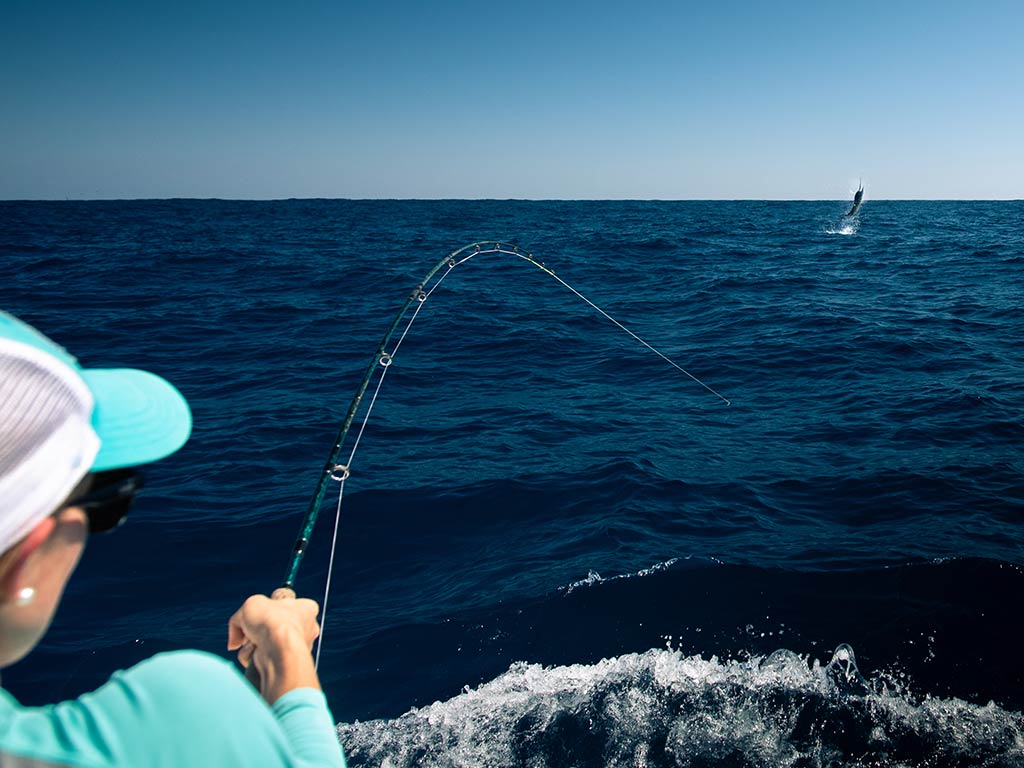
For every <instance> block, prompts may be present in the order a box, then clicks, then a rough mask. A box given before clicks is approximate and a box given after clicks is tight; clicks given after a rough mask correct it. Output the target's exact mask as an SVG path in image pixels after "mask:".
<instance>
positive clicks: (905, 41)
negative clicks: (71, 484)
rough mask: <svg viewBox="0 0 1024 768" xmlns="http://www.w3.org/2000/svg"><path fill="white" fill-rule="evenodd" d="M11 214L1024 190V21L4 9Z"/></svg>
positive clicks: (856, 9) (960, 12)
mask: <svg viewBox="0 0 1024 768" xmlns="http://www.w3.org/2000/svg"><path fill="white" fill-rule="evenodd" d="M0 3H2V6H0V8H2V11H3V13H2V18H3V24H2V26H0V94H2V102H0V103H2V109H3V113H2V117H0V199H23V198H55V199H63V198H65V197H70V198H72V199H74V198H137V197H142V198H148V197H224V198H281V197H372V198H376V197H385V198H390V197H405V198H410V197H412V198H437V197H453V198H479V197H488V198H510V197H513V198H581V199H587V198H615V199H623V198H637V199H655V198H656V199H722V198H724V199H748V198H755V199H838V198H845V197H848V196H849V195H850V194H851V190H852V189H853V188H854V187H856V184H857V179H858V177H863V179H864V182H865V185H866V187H867V190H868V196H869V197H875V198H877V199H901V198H956V199H971V198H982V199H1001V198H1021V197H1024V43H1022V30H1024V3H1021V2H1019V1H1017V0H1015V1H1014V2H1009V1H1006V2H986V1H985V0H981V1H980V2H973V3H963V2H956V3H953V2H945V1H944V0H940V1H938V2H917V1H914V2H904V1H901V0H888V1H887V2H871V1H869V2H862V3H854V2H847V3H838V2H828V0H816V1H815V2H779V3H755V2H749V1H748V2H738V1H734V0H716V2H715V3H710V4H705V3H699V4H698V3H689V2H683V1H682V0H674V2H651V1H649V0H629V1H628V2H627V0H618V1H617V2H606V0H597V1H596V2H586V1H585V0H578V2H572V3H570V2H561V1H560V0H548V2H534V0H517V1H516V2H494V1H493V0H490V1H489V2H476V3H471V2H452V1H450V0H433V1H432V2H428V1H427V0H421V2H405V0H378V1H377V2H374V3H369V2H361V1H359V2H355V1H352V2H342V1H340V0H339V1H337V2H313V1H310V2H302V1H301V0H296V2H293V3H281V2H274V3H270V2H262V0H250V2H245V3H241V2H217V1H216V0H212V1H211V2H208V3H187V2H186V3H168V2H164V3H150V2H146V1H145V0H138V1H137V2H120V1H107V2H104V1H103V0H95V1H90V0H74V1H73V2H72V1H57V2H47V1H46V0H34V1H33V2H25V1H23V0H0Z"/></svg>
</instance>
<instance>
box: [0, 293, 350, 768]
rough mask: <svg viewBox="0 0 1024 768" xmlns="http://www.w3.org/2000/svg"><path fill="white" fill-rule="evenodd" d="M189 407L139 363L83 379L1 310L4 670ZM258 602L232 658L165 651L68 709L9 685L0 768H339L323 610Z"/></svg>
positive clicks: (84, 374)
mask: <svg viewBox="0 0 1024 768" xmlns="http://www.w3.org/2000/svg"><path fill="white" fill-rule="evenodd" d="M191 427H192V421H191V415H190V412H189V408H188V405H187V403H186V402H185V400H184V399H183V398H182V396H181V395H180V394H179V393H178V391H177V390H176V389H174V387H172V386H171V385H170V384H169V383H167V382H166V381H164V380H163V379H161V378H159V377H157V376H154V375H153V374H150V373H147V372H145V371H139V370H131V369H83V368H81V367H80V366H79V365H78V363H77V361H76V360H75V359H74V358H73V357H71V356H70V355H69V354H68V353H67V352H65V351H64V350H63V349H62V348H60V347H59V346H57V345H56V344H54V343H53V342H52V341H51V340H50V339H48V338H46V337H45V336H43V335H42V334H41V333H39V332H38V331H36V330H35V329H34V328H32V327H30V326H29V325H27V324H25V323H23V322H21V321H20V320H18V319H17V318H15V317H13V316H12V315H9V314H7V313H4V312H0V553H2V554H0V668H3V667H6V666H8V665H10V664H13V663H14V662H16V661H18V660H19V659H21V658H22V657H24V656H25V655H26V654H28V653H29V651H31V650H32V648H33V647H34V646H35V645H36V643H38V642H39V639H40V638H41V637H42V636H43V634H44V633H45V632H46V630H47V628H48V627H49V626H50V622H51V621H52V619H53V614H54V612H55V611H56V608H57V605H58V603H59V602H60V598H61V595H62V594H63V591H64V587H65V585H66V584H67V582H68V579H69V578H70V577H71V574H72V572H73V571H74V569H75V566H76V565H77V563H78V559H79V557H80V556H81V554H82V549H83V547H84V546H85V543H86V539H87V538H88V536H89V535H90V534H97V533H101V532H103V531H108V530H111V529H113V528H115V527H116V526H117V525H119V524H120V523H121V522H122V521H123V519H124V516H125V514H126V513H127V511H128V508H129V506H130V505H131V501H132V499H133V497H134V494H135V492H136V490H137V489H138V488H139V487H140V485H141V479H140V478H139V476H138V475H137V473H135V471H134V470H132V469H130V468H131V467H135V466H138V465H140V464H146V463H148V462H152V461H156V460H157V459H161V458H164V457H165V456H168V455H170V454H171V453H173V452H174V451H176V450H178V448H180V447H181V446H182V445H183V444H184V442H185V440H187V439H188V436H189V433H190V432H191ZM274 597H275V598H277V599H270V598H268V597H265V596H263V595H254V596H252V597H250V598H249V599H248V600H246V601H245V603H244V604H243V605H242V607H241V608H240V609H239V610H238V611H237V612H236V613H235V614H234V615H233V616H232V617H231V619H230V621H229V623H228V650H234V651H238V659H239V661H240V662H241V664H242V665H243V666H244V667H247V668H249V667H251V668H252V669H253V670H255V672H256V673H257V674H253V675H251V677H253V678H256V679H258V683H257V684H258V686H259V692H258V693H257V691H256V689H255V688H254V687H253V686H252V685H250V684H249V683H248V682H247V681H246V680H245V679H244V678H243V677H242V675H241V674H240V673H239V672H238V670H237V669H236V668H235V667H234V666H232V665H231V664H230V663H228V662H226V661H224V660H223V659H220V658H219V657H216V656H212V655H210V654H205V653H199V652H195V651H179V652H175V653H167V654H160V655H158V656H155V657H153V658H152V659H149V660H147V661H145V662H143V663H141V664H139V665H137V666H135V667H133V668H132V669H129V670H127V671H124V672H117V673H115V674H114V675H113V676H112V678H111V680H110V681H109V682H108V683H107V684H106V685H104V686H103V687H101V688H99V689H98V690H96V691H94V692H92V693H89V694H86V695H84V696H82V697H80V698H79V699H76V700H74V701H65V702H61V703H59V704H56V705H52V706H47V707H39V708H32V707H22V706H20V705H19V704H18V702H17V701H16V700H15V699H14V698H13V697H12V696H11V695H10V694H8V693H7V692H6V691H4V690H3V689H2V688H0V766H3V767H4V768H6V767H7V766H25V767H27V766H35V767H36V768H39V767H40V766H50V765H60V766H75V767H76V768H77V767H81V768H85V767H86V766H88V767H89V768H101V767H103V766H131V768H145V767H146V766H189V767H190V768H191V767H192V766H206V765H209V766H236V765H237V766H318V768H319V767H320V766H344V764H345V759H344V756H343V755H342V751H341V746H340V745H339V743H338V740H337V736H336V733H335V730H334V719H333V717H332V716H331V713H330V711H329V710H328V708H327V702H326V699H325V698H324V695H323V693H322V692H321V690H320V682H319V680H318V679H317V675H316V671H315V669H314V667H313V661H312V657H311V655H310V649H311V647H312V643H313V640H314V639H315V638H316V636H317V634H318V633H319V627H318V625H317V622H316V616H317V612H318V610H319V609H318V606H317V605H316V603H315V602H313V601H312V600H305V599H296V598H295V596H294V595H293V594H290V593H288V594H275V596H274Z"/></svg>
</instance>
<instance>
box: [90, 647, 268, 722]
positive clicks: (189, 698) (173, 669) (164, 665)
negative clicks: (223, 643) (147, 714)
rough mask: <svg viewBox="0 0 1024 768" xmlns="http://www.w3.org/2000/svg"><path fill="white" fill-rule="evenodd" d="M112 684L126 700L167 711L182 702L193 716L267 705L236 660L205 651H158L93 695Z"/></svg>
mask: <svg viewBox="0 0 1024 768" xmlns="http://www.w3.org/2000/svg"><path fill="white" fill-rule="evenodd" d="M108 687H113V688H115V689H122V692H123V694H124V696H123V697H122V696H118V697H116V698H118V699H120V700H121V701H124V702H126V703H136V704H139V705H142V706H143V707H144V708H145V707H146V705H148V704H152V705H153V707H154V709H155V710H157V711H160V712H163V713H168V712H170V711H172V710H174V709H178V708H180V709H182V710H184V711H186V712H188V713H191V717H192V718H198V717H202V716H203V714H204V713H210V712H213V713H217V712H219V713H220V715H221V717H227V716H228V712H230V711H235V712H240V710H241V711H249V712H250V713H251V712H252V711H259V712H265V711H266V705H265V704H264V703H263V700H262V699H261V698H260V697H259V694H257V692H256V690H255V689H254V688H253V687H252V686H251V685H250V684H249V683H248V682H247V681H246V679H245V677H244V676H243V675H242V674H241V672H239V670H238V669H237V667H235V665H234V664H233V663H231V662H229V661H227V660H226V659H223V658H221V657H220V656H215V655H213V654H212V653H205V652H203V651H171V652H168V653H160V654H157V655H156V656H153V657H151V658H149V659H146V660H145V661H142V662H140V663H139V664H136V665H135V666H134V667H132V668H131V669H127V670H124V671H121V672H116V673H115V674H114V675H112V676H111V678H110V681H109V682H108V683H107V684H106V685H105V686H103V687H102V688H100V689H99V690H97V691H96V692H95V694H92V695H97V696H101V695H103V694H104V692H105V689H107V688H108ZM87 696H88V694H87ZM225 707H230V709H229V710H226V711H225V710H224V709H223V708H225Z"/></svg>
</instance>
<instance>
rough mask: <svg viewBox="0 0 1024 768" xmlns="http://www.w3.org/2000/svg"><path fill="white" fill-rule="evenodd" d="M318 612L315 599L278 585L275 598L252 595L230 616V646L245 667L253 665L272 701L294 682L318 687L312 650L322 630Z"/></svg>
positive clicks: (318, 682) (268, 699) (262, 686)
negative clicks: (309, 598)
mask: <svg viewBox="0 0 1024 768" xmlns="http://www.w3.org/2000/svg"><path fill="white" fill-rule="evenodd" d="M319 612H320V606H318V605H317V604H316V602H314V601H313V600H308V599H306V598H301V599H296V597H295V593H294V592H292V591H291V590H284V589H279V590H277V591H275V592H274V597H273V599H271V598H269V597H267V596H266V595H253V596H252V597H250V598H248V599H247V600H246V601H245V602H244V603H243V604H242V607H241V608H239V609H238V610H237V611H235V614H234V615H233V616H232V617H231V619H230V620H229V621H228V650H229V651H236V650H237V651H238V661H239V663H240V664H241V665H242V666H243V667H245V668H246V669H247V670H248V669H249V667H250V665H252V666H253V667H255V670H256V672H257V673H258V687H259V690H260V694H261V695H262V696H263V698H264V699H266V701H267V703H268V704H273V703H274V702H275V701H277V699H278V698H280V697H281V696H282V695H283V694H285V693H287V692H288V691H290V690H293V689H295V688H316V689H317V690H319V689H320V680H319V679H318V678H317V674H316V669H315V668H314V667H313V657H312V656H311V654H310V651H311V650H312V648H313V641H314V640H316V638H317V636H318V635H319V634H320V626H319V625H318V624H317V621H316V617H317V614H318V613H319ZM249 677H250V679H252V676H251V675H249Z"/></svg>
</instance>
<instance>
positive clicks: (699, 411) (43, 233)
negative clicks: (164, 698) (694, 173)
mask: <svg viewBox="0 0 1024 768" xmlns="http://www.w3.org/2000/svg"><path fill="white" fill-rule="evenodd" d="M848 207H849V201H833V202H827V201H822V202H757V201H738V202H638V201H623V202H616V201H606V202H603V201H549V202H528V201H499V200H487V201H465V200H445V201H397V200H396V201H357V200H281V201H267V202H256V201H226V200H166V201H94V202H90V201H68V202H0V253H2V255H3V258H2V259H0V306H2V307H3V308H4V309H6V310H8V311H11V312H13V313H14V314H16V315H19V316H20V317H22V318H23V319H25V320H27V321H29V322H31V323H33V324H35V325H37V326H38V327H39V328H40V329H42V330H43V331H44V332H45V333H47V334H48V335H50V336H51V337H53V338H54V339H56V340H58V341H59V342H61V343H62V344H65V345H66V346H67V347H68V348H69V349H70V350H71V351H72V352H73V353H74V354H76V355H77V356H78V357H79V359H80V360H81V361H82V363H83V364H84V365H86V366H93V367H104V366H135V367H140V368H145V369H148V370H152V371H154V372H156V373H159V374H161V375H163V376H164V377H166V378H167V379H169V380H170V381H172V382H174V383H175V384H176V385H177V386H178V388H179V389H180V390H181V391H182V392H183V393H184V395H185V396H186V398H187V399H188V400H189V402H190V403H191V405H192V408H193V412H194V418H195V428H194V432H193V435H192V438H191V440H190V441H189V443H188V444H187V445H186V446H185V448H184V449H182V450H181V451H180V452H179V453H178V454H176V455H175V456H173V457H171V458H169V459H166V460H164V461H162V462H160V463H158V464H156V465H154V466H152V467H150V468H149V471H148V473H147V487H146V489H145V491H144V495H142V496H141V497H140V499H139V500H138V502H137V504H136V507H135V509H134V510H133V512H132V515H131V516H130V518H129V521H128V523H127V524H126V525H125V526H123V527H122V528H121V529H119V530H118V531H117V532H116V533H114V534H111V535H108V536H97V537H95V538H94V539H93V540H91V541H90V542H89V545H88V547H87V550H86V553H85V556H84V558H83V561H82V563H81V565H80V566H79V570H78V572H77V574H76V576H75V578H74V579H73V580H72V582H71V584H70V587H69V589H68V591H67V593H66V595H65V598H64V602H63V604H62V607H61V609H60V612H59V613H58V616H57V618H56V621H55V622H54V625H53V627H52V628H51V630H50V632H49V633H48V634H47V636H46V638H45V639H44V641H43V642H42V643H41V645H40V646H39V648H37V650H36V651H35V652H34V653H33V654H32V655H31V656H30V657H28V659H26V660H25V661H23V662H21V663H19V664H17V665H15V666H13V667H12V668H10V669H8V670H4V673H3V680H4V686H5V687H6V688H7V689H8V690H10V691H11V692H12V693H13V694H14V695H15V696H16V697H17V698H19V700H21V701H22V702H23V703H26V704H42V703H46V702H52V701H57V700H60V699H62V698H67V697H72V696H76V695H78V694H80V693H82V692H83V691H87V690H90V689H91V688H94V687H96V686H97V685H99V684H101V683H102V682H103V681H104V680H105V679H106V678H107V677H108V676H109V674H110V673H111V672H112V671H114V670H115V669H118V668H123V667H125V666H128V665H130V664H132V663H134V662H135V661H138V660H140V659H142V658H145V657H147V656H149V655H151V654H153V653H156V652H160V651H163V650H168V649H174V648H201V649H205V650H209V651H211V652H214V653H218V654H221V655H225V656H226V655H227V653H226V651H225V649H224V646H225V643H226V637H225V635H226V632H225V627H226V622H227V618H228V616H229V615H230V614H231V613H232V612H233V611H234V610H235V609H236V608H237V606H238V605H239V604H240V603H241V601H242V600H243V599H244V598H245V597H246V596H247V595H248V594H250V593H252V592H257V591H262V592H269V591H270V590H272V589H274V588H275V587H276V586H278V585H279V584H280V583H281V581H282V580H283V578H284V576H285V574H286V571H287V569H288V566H289V562H290V558H291V553H292V549H293V543H294V541H295V538H296V535H297V534H298V533H299V529H300V526H301V523H302V520H303V515H304V514H305V511H306V507H307V505H308V504H309V501H310V498H311V497H312V495H313V493H314V491H315V489H316V487H317V485H318V483H319V480H320V477H321V473H322V469H323V467H324V462H325V459H327V457H328V455H329V453H330V451H331V447H332V446H333V444H334V440H335V436H336V434H337V433H338V429H339V426H340V424H341V422H342V420H343V418H344V417H345V414H346V411H347V409H348V407H349V404H350V402H351V401H352V398H353V396H354V394H355V393H356V391H357V388H358V387H359V386H360V383H361V382H362V380H363V377H364V374H367V373H368V372H369V375H371V380H370V389H369V390H368V391H367V394H366V396H365V397H364V399H363V400H364V402H363V405H364V406H365V405H367V404H368V403H369V400H370V398H371V396H372V394H373V393H374V391H375V386H376V383H375V382H376V381H377V379H378V378H379V375H380V373H381V371H383V370H384V367H383V366H378V365H375V364H374V360H375V354H376V352H375V351H376V350H377V347H378V343H379V342H380V340H381V338H382V337H383V336H384V334H385V332H387V330H388V328H389V327H390V326H391V323H392V321H393V320H394V318H395V316H396V313H397V312H398V311H399V309H400V308H401V307H402V305H403V303H404V302H405V301H406V300H407V299H408V298H409V297H410V296H412V295H413V294H412V292H413V290H414V289H415V288H416V286H417V285H418V284H419V283H420V281H421V280H422V279H423V277H424V275H426V274H427V273H428V272H429V271H430V270H431V269H432V268H433V267H434V266H435V265H442V274H444V275H445V277H444V280H443V282H441V283H440V284H438V285H437V286H436V288H435V289H434V290H432V291H431V292H430V294H429V297H428V298H427V299H426V300H425V301H422V302H419V301H416V300H415V298H414V300H413V305H414V306H413V307H412V308H411V309H410V311H409V312H408V313H406V315H405V320H404V322H403V323H402V325H401V327H400V330H399V332H398V333H396V336H395V337H394V338H393V339H392V341H391V345H390V346H389V347H387V348H386V351H388V352H389V353H392V352H393V354H392V356H391V358H390V360H389V362H390V365H388V366H387V367H386V377H385V378H384V380H383V382H382V384H381V386H380V389H379V393H378V394H377V396H376V398H375V401H374V406H373V411H372V414H371V415H370V416H369V418H367V419H365V429H364V430H363V431H362V433H361V435H360V442H359V445H358V452H357V453H355V454H354V455H353V456H352V461H351V462H349V464H348V466H349V471H350V475H349V477H348V478H347V479H346V481H345V483H344V498H343V500H342V503H341V506H340V520H339V523H338V535H337V543H336V557H335V560H334V564H333V570H332V577H331V587H330V592H329V598H328V600H327V606H326V614H325V620H324V635H323V647H322V654H321V659H320V667H319V669H320V675H321V678H322V680H323V684H324V688H325V691H326V693H327V695H328V699H329V702H330V705H331V708H332V711H333V713H334V715H335V717H336V719H337V720H338V722H339V726H338V730H339V736H340V738H341V740H342V742H343V744H344V746H345V749H346V751H347V753H348V756H349V759H350V763H351V764H352V765H354V766H374V767H377V766H381V767H387V768H398V767H399V766H470V765H472V766H537V767H540V766H558V767H559V768H561V767H565V766H579V767H580V768H583V767H585V766H883V765H884V766H1012V765H1024V715H1022V712H1024V665H1021V664H1020V663H1019V661H1018V659H1017V651H1018V648H1017V643H1018V642H1019V639H1020V637H1021V636H1022V629H1024V621H1022V620H1021V618H1020V614H1021V609H1022V602H1021V595H1022V594H1024V572H1022V565H1024V531H1022V529H1021V523H1022V521H1024V459H1022V456H1024V342H1022V338H1024V311H1022V304H1024V279H1022V278H1024V226H1022V222H1024V202H1021V201H1016V202H954V201H942V202H932V201H928V202H925V201H886V200H873V199H871V198H870V197H868V198H867V199H866V200H865V201H864V204H863V206H862V208H861V210H860V212H859V214H858V216H857V218H856V219H855V220H854V221H848V220H845V219H844V218H843V213H845V211H846V210H847V209H848ZM473 243H480V244H482V245H481V248H480V252H479V253H477V252H476V251H475V250H473V249H470V250H468V251H462V252H461V253H462V255H473V258H472V259H470V260H469V261H466V262H464V263H458V264H457V266H456V267H455V268H454V269H452V270H451V271H450V272H448V271H447V268H446V267H445V266H444V265H445V264H446V258H447V257H448V255H449V254H451V253H453V252H455V251H458V250H459V249H461V248H463V246H466V245H469V244H473ZM495 244H510V246H515V247H518V248H519V249H520V251H519V254H528V255H529V256H530V257H531V258H532V259H533V260H535V261H538V262H542V263H543V264H545V265H546V266H547V268H548V269H550V270H551V271H553V272H554V273H555V274H556V275H557V276H558V278H559V279H560V280H561V281H564V283H566V284H568V285H569V286H571V288H572V289H574V290H575V293H574V292H573V290H569V289H567V288H566V285H565V284H563V283H562V282H559V280H556V279H554V278H553V277H552V276H551V275H550V274H548V273H546V272H545V271H544V270H542V269H538V268H537V267H536V266H535V265H534V264H532V263H530V261H527V260H525V259H523V258H519V257H518V255H519V254H517V252H516V251H515V250H513V249H512V248H511V247H510V248H507V249H506V248H505V246H502V249H501V250H507V251H510V252H500V251H499V252H490V251H494V250H495V249H494V246H495ZM580 295H582V296H583V297H585V298H586V299H588V300H589V301H590V302H592V303H593V304H595V305H597V306H598V307H600V308H601V309H602V310H604V312H606V313H607V314H608V315H610V316H611V317H613V318H614V319H615V320H616V321H618V322H619V323H621V324H622V325H623V326H625V327H626V328H628V329H629V330H630V331H632V332H633V333H635V334H636V335H638V336H639V337H641V338H642V339H644V340H645V341H646V342H648V343H649V344H650V345H651V346H653V347H654V348H655V349H656V350H657V351H658V352H659V353H660V354H661V355H664V356H665V357H667V358H669V359H670V360H672V361H674V362H675V363H676V364H677V365H678V366H679V367H681V368H682V369H685V371H686V372H687V373H689V374H690V375H692V377H694V378H696V379H699V382H698V381H695V380H694V378H691V377H690V376H687V375H685V374H684V373H682V372H681V371H680V370H679V369H678V368H676V367H673V366H672V365H670V364H669V363H668V362H666V360H665V359H664V358H663V357H661V356H659V355H658V354H655V353H654V352H652V351H651V350H650V349H648V348H647V347H645V346H643V345H642V344H641V343H639V342H638V341H637V340H636V339H634V338H633V337H631V336H630V335H628V334H627V333H625V332H624V331H623V330H622V329H621V328H620V327H618V326H617V325H615V324H614V323H612V322H610V321H609V320H608V319H607V318H606V317H605V316H604V315H602V314H600V313H599V312H598V311H597V310H595V309H594V308H593V307H592V306H591V305H589V304H588V303H586V301H584V300H583V299H581V298H580ZM417 310H418V312H417V314H416V315H415V322H414V323H413V324H412V325H411V326H409V328H408V333H406V334H405V336H404V337H402V340H401V348H400V349H398V350H395V349H394V346H395V343H396V341H397V339H398V337H399V334H400V333H401V332H402V331H403V330H404V329H405V322H408V320H409V317H410V316H411V313H412V312H416V311H417ZM702 384H703V386H702ZM708 388H710V389H712V390H714V392H711V391H709V389H708ZM714 393H720V394H721V396H722V397H721V398H720V397H718V396H717V395H716V394H714ZM722 398H725V399H727V400H728V401H729V402H728V404H727V403H726V402H725V401H724V400H723V399H722ZM363 418H364V417H363V416H359V417H358V418H357V419H356V421H355V425H354V426H353V429H352V430H351V431H350V433H349V438H348V439H349V440H350V441H351V440H352V439H353V438H354V437H355V435H356V433H357V431H358V429H359V426H360V424H362V423H363ZM346 450H347V449H346ZM347 455H348V454H347V453H346V457H347ZM338 490H339V485H338V484H337V483H335V482H333V481H330V482H329V483H328V491H327V498H326V499H325V501H324V504H323V507H322V511H321V513H320V519H319V521H318V522H317V527H316V529H315V531H314V534H313V536H312V538H311V542H310V545H309V549H308V552H307V554H306V557H305V559H304V561H303V562H302V565H301V568H300V570H299V572H298V579H297V588H298V590H299V592H300V593H301V594H304V595H307V596H310V597H313V598H315V599H318V600H321V601H323V598H324V591H325V581H326V576H327V571H328V564H329V559H330V552H331V543H332V537H333V526H334V521H335V511H336V507H337V494H338ZM183 737H185V738H187V734H185V735H184V736H183Z"/></svg>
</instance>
